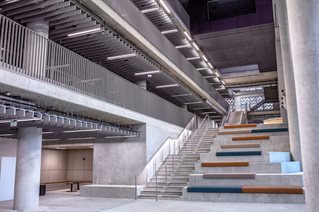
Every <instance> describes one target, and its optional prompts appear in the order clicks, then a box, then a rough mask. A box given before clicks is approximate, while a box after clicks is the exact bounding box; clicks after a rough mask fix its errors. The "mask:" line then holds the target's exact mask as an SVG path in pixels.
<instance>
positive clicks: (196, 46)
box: [193, 42, 200, 51]
mask: <svg viewBox="0 0 319 212" xmlns="http://www.w3.org/2000/svg"><path fill="white" fill-rule="evenodd" d="M193 46H194V47H195V49H196V50H197V51H200V49H199V47H198V45H197V44H196V43H195V42H193Z"/></svg>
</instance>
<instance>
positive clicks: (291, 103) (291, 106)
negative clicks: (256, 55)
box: [275, 0, 301, 161]
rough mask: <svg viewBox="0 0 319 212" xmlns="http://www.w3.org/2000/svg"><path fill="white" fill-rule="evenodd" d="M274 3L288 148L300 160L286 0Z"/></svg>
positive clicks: (294, 157)
mask: <svg viewBox="0 0 319 212" xmlns="http://www.w3.org/2000/svg"><path fill="white" fill-rule="evenodd" d="M275 4H276V10H277V21H278V24H279V33H280V43H281V54H282V62H283V73H284V82H285V88H286V89H285V92H286V103H287V113H288V126H289V141H290V149H291V154H292V157H293V159H294V160H296V161H301V147H300V135H299V121H298V111H297V98H296V88H295V79H294V67H293V63H292V56H291V48H290V37H289V27H288V17H287V4H286V0H277V1H276V2H275Z"/></svg>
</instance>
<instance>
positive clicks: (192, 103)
mask: <svg viewBox="0 0 319 212" xmlns="http://www.w3.org/2000/svg"><path fill="white" fill-rule="evenodd" d="M201 103H203V102H186V103H184V105H195V104H201Z"/></svg>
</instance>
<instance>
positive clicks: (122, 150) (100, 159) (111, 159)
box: [93, 125, 146, 185]
mask: <svg viewBox="0 0 319 212" xmlns="http://www.w3.org/2000/svg"><path fill="white" fill-rule="evenodd" d="M139 130H140V131H141V135H140V137H136V138H126V139H124V138H113V139H98V140H96V142H95V143H94V153H93V184H108V185H132V184H134V178H135V175H137V174H140V173H141V172H142V170H143V169H144V167H145V165H146V142H145V140H146V126H145V125H143V126H141V127H140V129H139Z"/></svg>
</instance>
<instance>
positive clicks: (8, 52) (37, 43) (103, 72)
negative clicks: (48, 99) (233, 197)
mask: <svg viewBox="0 0 319 212" xmlns="http://www.w3.org/2000/svg"><path fill="white" fill-rule="evenodd" d="M0 68H2V69H5V70H8V71H11V72H15V73H19V74H21V75H25V76H27V77H30V78H33V79H37V80H41V81H45V82H47V83H50V84H53V85H56V86H59V87H63V88H66V89H69V90H73V91H76V92H79V93H82V94H85V95H88V96H91V97H95V98H98V99H102V100H106V101H108V102H111V103H113V104H116V105H119V106H122V107H125V108H128V109H131V110H134V111H137V112H140V113H142V114H145V115H149V116H152V117H154V118H158V119H161V120H164V121H168V122H171V123H174V122H175V121H176V122H180V123H175V124H179V125H181V124H186V122H185V121H187V120H182V121H180V120H181V119H179V118H176V117H178V116H180V117H187V118H186V119H188V118H189V119H190V118H191V116H190V114H186V113H187V112H186V111H182V110H181V109H180V108H179V107H177V106H176V105H174V104H172V103H170V102H168V101H165V100H163V99H162V98H160V97H159V96H157V95H155V94H153V93H151V92H149V91H145V90H143V89H141V88H140V87H139V86H138V85H136V84H134V83H131V82H130V81H128V80H125V79H124V78H122V77H119V76H118V75H116V74H114V73H112V72H110V71H109V70H107V69H106V68H104V67H102V66H100V65H98V64H96V63H94V62H92V61H90V60H88V59H86V58H84V57H82V56H80V55H78V54H76V53H74V52H72V51H70V50H69V49H67V48H65V47H63V46H61V45H58V44H56V43H54V42H52V41H51V40H49V39H46V38H45V37H42V36H40V35H38V34H37V33H35V32H33V31H32V30H30V29H28V28H26V27H24V26H22V25H20V24H18V23H16V22H14V21H12V20H11V19H9V18H7V17H5V16H2V15H0ZM167 110H169V111H170V114H169V113H165V111H167ZM171 114H175V116H174V117H172V115H171ZM185 114H186V116H185ZM181 122H183V123H181Z"/></svg>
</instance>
